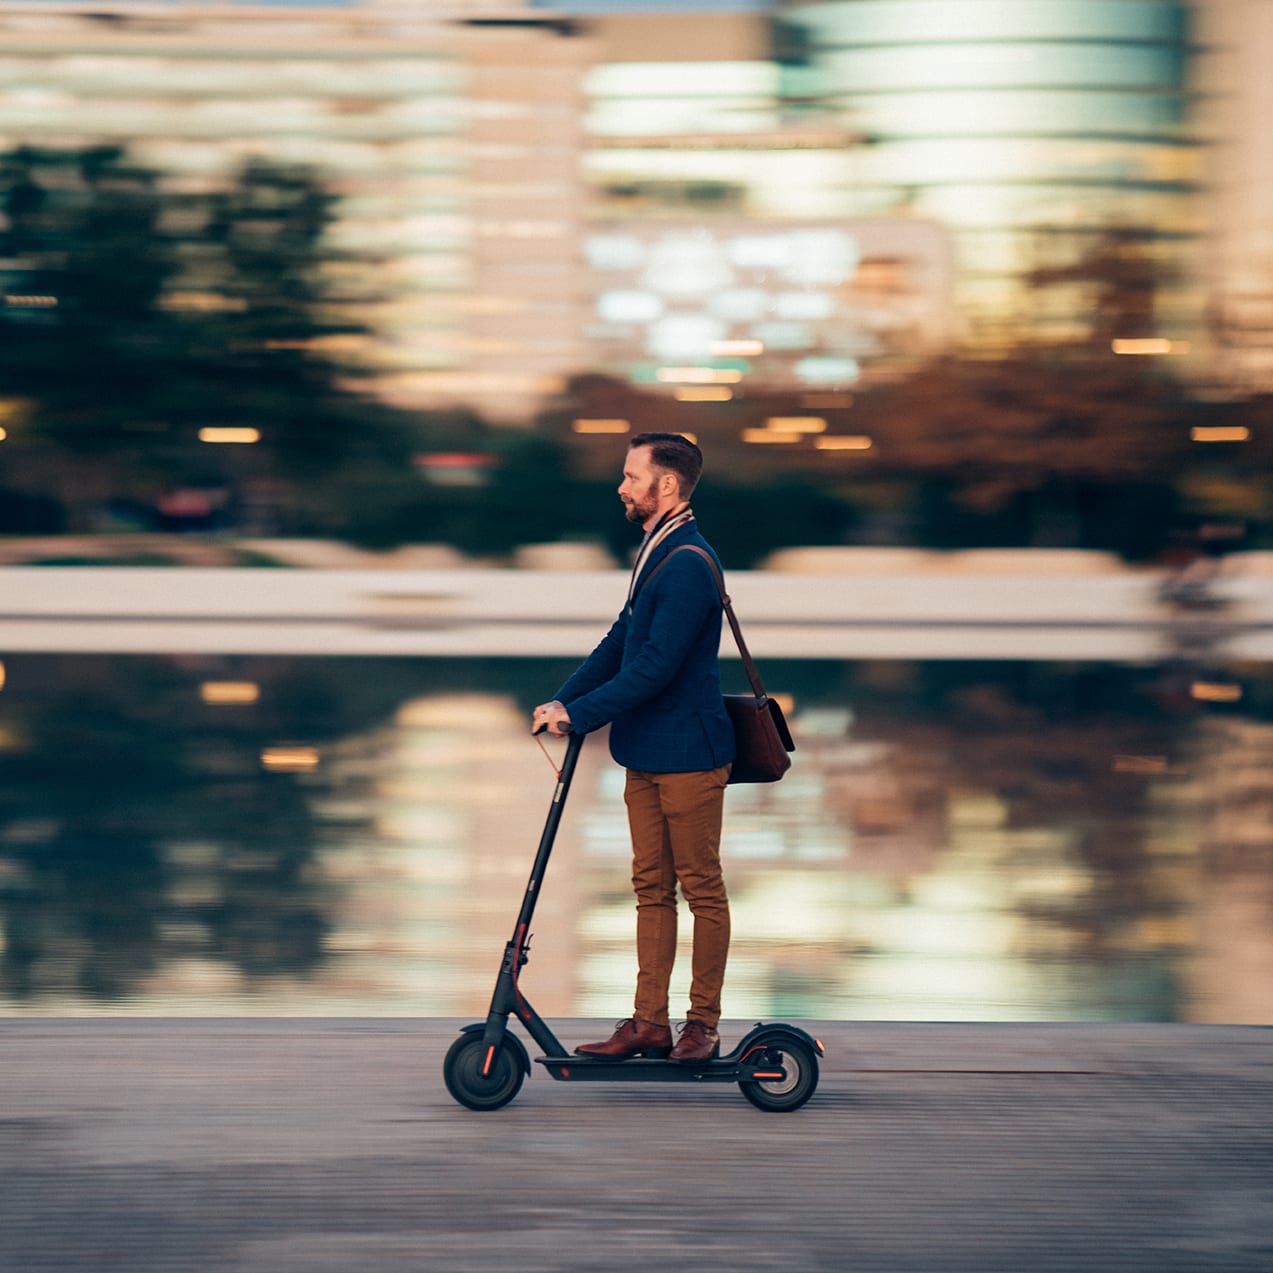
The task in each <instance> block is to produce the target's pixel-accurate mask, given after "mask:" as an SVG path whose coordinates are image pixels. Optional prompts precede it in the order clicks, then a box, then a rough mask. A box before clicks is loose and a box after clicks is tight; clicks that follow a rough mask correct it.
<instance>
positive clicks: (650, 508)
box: [624, 479, 659, 526]
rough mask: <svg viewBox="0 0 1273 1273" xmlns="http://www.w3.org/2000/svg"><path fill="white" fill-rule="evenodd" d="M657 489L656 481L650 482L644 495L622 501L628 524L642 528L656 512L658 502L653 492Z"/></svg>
mask: <svg viewBox="0 0 1273 1273" xmlns="http://www.w3.org/2000/svg"><path fill="white" fill-rule="evenodd" d="M657 487H658V481H657V479H655V480H652V481H651V482H650V485H649V486H648V487H646V489H645V493H644V494H643V495H640V496H638V497H636V498H635V499H633V500H631V501H628V500H624V504H625V505H626V507H627V510H628V511H627V518H628V521H630V522H636V524H637V525H638V526H643V525H645V523H646V522H647V521H649V519H650V518H651V517H653V516H654V514H655V513H656V512H658V508H659V502H658V499H657V497H656V496H655V493H654V492H655V490H656V488H657Z"/></svg>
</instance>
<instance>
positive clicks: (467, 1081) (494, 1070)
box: [442, 1033, 526, 1110]
mask: <svg viewBox="0 0 1273 1273" xmlns="http://www.w3.org/2000/svg"><path fill="white" fill-rule="evenodd" d="M485 1059H486V1046H485V1044H483V1042H482V1036H481V1034H479V1033H471V1034H462V1035H460V1037H459V1038H458V1039H456V1041H455V1042H454V1043H452V1044H451V1047H450V1049H449V1050H448V1051H447V1054H446V1060H445V1061H443V1063H442V1077H443V1078H444V1079H445V1080H446V1090H447V1091H448V1092H450V1093H451V1095H452V1096H453V1097H455V1099H456V1100H457V1101H459V1103H460V1104H461V1105H464V1106H467V1107H468V1108H469V1109H475V1110H488V1109H501V1108H502V1107H503V1106H505V1105H507V1104H508V1102H509V1101H511V1100H512V1099H513V1097H514V1096H516V1095H517V1093H518V1092H520V1091H521V1089H522V1080H523V1079H524V1078H525V1077H526V1071H525V1070H524V1069H523V1068H522V1064H521V1058H520V1057H519V1056H518V1054H517V1051H516V1049H515V1048H514V1046H513V1045H512V1044H511V1043H510V1042H509V1041H508V1040H507V1039H504V1040H502V1041H501V1043H500V1046H499V1049H498V1050H497V1051H496V1053H495V1056H494V1058H493V1059H492V1061H491V1066H490V1069H489V1071H488V1072H487V1073H486V1074H483V1073H482V1065H483V1062H484V1061H485Z"/></svg>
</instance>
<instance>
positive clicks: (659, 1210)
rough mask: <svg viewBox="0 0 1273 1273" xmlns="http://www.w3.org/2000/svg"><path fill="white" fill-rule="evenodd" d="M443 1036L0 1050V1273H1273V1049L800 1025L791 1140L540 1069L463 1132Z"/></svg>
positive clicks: (1077, 1028) (66, 1024)
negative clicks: (455, 1272)
mask: <svg viewBox="0 0 1273 1273" xmlns="http://www.w3.org/2000/svg"><path fill="white" fill-rule="evenodd" d="M457 1024H458V1023H456V1022H447V1021H437V1020H427V1021H403V1020H393V1019H387V1020H344V1019H340V1020H334V1019H304V1020H287V1021H269V1020H253V1019H225V1020H146V1019H118V1018H102V1019H95V1020H52V1019H30V1018H28V1019H8V1020H3V1021H0V1091H2V1092H3V1098H2V1100H3V1104H2V1105H0V1269H3V1270H5V1271H6V1273H43V1271H45V1270H57V1271H58V1273H80V1271H81V1270H82V1271H83V1273H116V1271H118V1273H152V1271H154V1273H185V1271H187V1270H188V1271H189V1273H204V1271H205V1270H217V1271H219V1273H221V1271H233V1273H301V1271H302V1270H303V1271H304V1273H329V1271H330V1273H335V1271H340V1273H353V1271H355V1270H357V1271H358V1273H406V1271H407V1270H413V1271H414V1270H434V1269H438V1270H442V1269H448V1270H449V1269H463V1270H474V1271H479V1273H486V1271H487V1270H490V1271H494V1270H499V1271H500V1273H505V1271H507V1270H520V1271H524V1273H535V1271H540V1270H542V1271H544V1273H549V1271H551V1273H558V1271H561V1273H576V1271H582V1270H615V1271H624V1273H626V1271H627V1270H635V1269H650V1268H666V1269H676V1268H685V1269H687V1270H703V1271H704V1273H714V1271H716V1270H725V1269H730V1270H863V1271H867V1270H879V1271H881V1273H884V1271H888V1273H892V1271H894V1270H897V1271H899V1273H900V1271H902V1270H905V1271H906V1273H928V1271H932V1273H1000V1271H1002V1273H1050V1271H1056V1273H1071V1271H1073V1270H1111V1271H1112V1270H1120V1271H1124V1273H1132V1271H1138V1270H1143V1271H1144V1273H1203V1271H1224V1273H1257V1271H1259V1273H1268V1271H1269V1270H1271V1269H1273V1118H1271V1115H1273V1030H1270V1029H1268V1028H1263V1027H1206V1026H1167V1025H1071V1024H1065V1025H931V1024H902V1023H849V1022H838V1023H813V1024H810V1023H805V1024H806V1025H809V1028H811V1029H812V1030H813V1031H814V1032H815V1033H817V1034H818V1035H819V1036H820V1037H821V1038H822V1039H823V1041H824V1042H825V1043H826V1045H827V1050H828V1055H827V1058H826V1061H825V1063H824V1066H823V1072H822V1081H821V1085H820V1087H819V1090H818V1093H817V1095H816V1096H815V1097H814V1099H813V1100H812V1101H811V1102H810V1104H809V1105H808V1106H806V1107H805V1108H804V1109H803V1110H800V1111H798V1112H796V1113H793V1114H786V1115H774V1114H765V1113H761V1112H759V1111H757V1110H755V1109H753V1108H752V1107H751V1106H750V1105H749V1104H747V1103H746V1102H745V1101H744V1100H743V1099H742V1097H741V1095H740V1094H739V1093H738V1091H737V1089H736V1088H733V1087H724V1086H722V1087H712V1088H707V1089H701V1088H697V1087H680V1086H666V1087H665V1086H661V1085H632V1086H624V1085H615V1086H610V1085H586V1086H572V1085H565V1084H558V1083H554V1082H552V1081H551V1080H550V1079H548V1078H547V1077H546V1076H545V1075H544V1074H543V1072H542V1070H541V1068H540V1067H538V1066H536V1067H535V1073H534V1074H532V1075H531V1077H530V1078H529V1079H528V1080H527V1082H526V1085H525V1086H524V1087H523V1089H522V1092H521V1094H520V1095H519V1096H518V1098H517V1100H516V1101H515V1102H514V1103H513V1104H512V1105H510V1106H508V1107H507V1108H505V1109H504V1110H502V1111H499V1112H496V1113H487V1114H474V1113H471V1112H469V1111H467V1110H464V1109H461V1108H460V1107H458V1106H457V1105H455V1104H454V1103H453V1102H452V1101H451V1099H450V1098H449V1096H448V1095H447V1093H446V1091H445V1089H444V1087H443V1084H442V1079H441V1063H442V1057H443V1054H444V1053H445V1051H446V1048H447V1047H448V1046H449V1044H450V1042H451V1041H452V1039H453V1038H454V1037H455V1033H456V1026H457ZM609 1025H610V1023H609V1022H575V1023H554V1027H555V1028H557V1029H558V1032H559V1034H560V1035H561V1037H562V1038H563V1040H566V1041H568V1042H569V1043H571V1044H573V1043H575V1042H578V1041H580V1040H582V1039H585V1038H591V1037H600V1035H601V1034H602V1033H604V1032H605V1030H606V1029H607V1028H608V1027H609ZM741 1028H742V1027H741V1023H740V1024H737V1025H735V1024H730V1025H728V1026H727V1028H726V1029H725V1030H724V1031H723V1033H724V1035H725V1041H726V1044H727V1046H728V1045H731V1044H732V1042H733V1041H734V1040H736V1038H737V1037H738V1035H739V1034H740V1033H741ZM531 1050H532V1055H533V1054H534V1051H535V1049H534V1047H533V1045H532V1049H531Z"/></svg>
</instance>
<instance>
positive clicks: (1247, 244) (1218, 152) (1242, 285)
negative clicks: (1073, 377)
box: [1194, 0, 1273, 394]
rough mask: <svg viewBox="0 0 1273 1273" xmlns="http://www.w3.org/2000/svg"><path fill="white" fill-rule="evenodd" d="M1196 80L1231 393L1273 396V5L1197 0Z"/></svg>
mask: <svg viewBox="0 0 1273 1273" xmlns="http://www.w3.org/2000/svg"><path fill="white" fill-rule="evenodd" d="M1194 11H1195V22H1196V40H1195V45H1194V48H1195V58H1194V76H1195V84H1196V88H1197V95H1198V102H1199V118H1200V123H1201V128H1202V131H1203V133H1204V135H1205V136H1206V138H1207V142H1208V165H1207V187H1208V198H1207V207H1208V217H1207V221H1208V242H1207V251H1206V252H1205V253H1204V254H1202V256H1201V259H1200V261H1199V270H1200V274H1201V279H1202V286H1201V292H1202V300H1203V303H1204V305H1205V307H1206V311H1207V315H1208V318H1209V320H1210V321H1211V323H1212V324H1213V327H1214V332H1215V338H1216V339H1215V348H1214V350H1213V351H1212V358H1213V362H1212V366H1211V374H1212V376H1213V378H1214V380H1215V382H1216V384H1217V387H1218V388H1220V389H1221V390H1222V391H1225V392H1229V393H1237V394H1245V393H1258V392H1263V393H1268V392H1270V391H1273V141H1271V140H1270V126H1273V77H1270V75H1269V71H1268V68H1269V66H1270V65H1273V4H1269V3H1268V0H1195V3H1194Z"/></svg>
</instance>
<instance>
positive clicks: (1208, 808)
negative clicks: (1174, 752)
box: [1182, 717, 1273, 1025]
mask: <svg viewBox="0 0 1273 1273" xmlns="http://www.w3.org/2000/svg"><path fill="white" fill-rule="evenodd" d="M1192 753H1193V754H1192V756H1191V758H1190V769H1191V786H1192V789H1193V795H1194V799H1195V801H1196V804H1195V806H1194V809H1193V819H1196V826H1195V828H1194V829H1195V830H1196V833H1197V836H1198V861H1197V866H1196V869H1195V871H1194V876H1193V889H1194V894H1195V895H1194V899H1193V908H1192V919H1193V924H1194V932H1193V933H1192V943H1191V946H1192V955H1191V957H1190V958H1189V959H1188V960H1187V961H1186V964H1185V969H1186V971H1185V987H1184V1002H1183V1004H1182V1014H1183V1015H1184V1017H1185V1019H1186V1020H1190V1021H1206V1022H1226V1023H1234V1024H1262V1025H1268V1024H1270V1023H1273V766H1271V765H1270V763H1269V762H1270V757H1271V756H1273V725H1269V724H1266V723H1263V722H1258V721H1251V720H1241V719H1237V718H1232V717H1212V718H1209V719H1206V720H1204V722H1203V723H1202V724H1201V726H1200V727H1199V730H1198V734H1197V738H1196V741H1195V743H1194V746H1193V748H1192ZM1193 819H1191V821H1192V820H1193Z"/></svg>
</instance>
